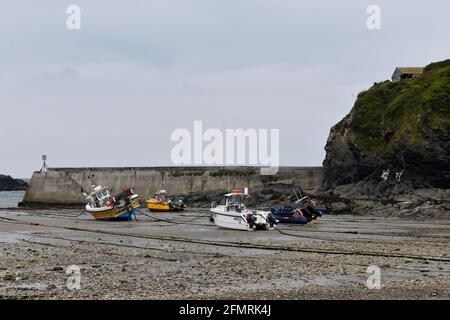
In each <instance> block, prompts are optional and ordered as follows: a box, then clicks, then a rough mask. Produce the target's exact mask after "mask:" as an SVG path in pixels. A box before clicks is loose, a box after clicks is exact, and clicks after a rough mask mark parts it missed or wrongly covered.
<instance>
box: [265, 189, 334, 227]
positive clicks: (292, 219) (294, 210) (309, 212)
mask: <svg viewBox="0 0 450 320" xmlns="http://www.w3.org/2000/svg"><path fill="white" fill-rule="evenodd" d="M270 211H271V212H272V214H273V215H274V216H275V218H276V219H277V220H279V221H280V223H295V224H306V223H314V222H315V221H316V220H317V218H318V217H321V216H322V215H323V213H324V212H325V211H326V210H325V209H324V208H319V207H318V201H317V200H314V199H310V197H309V196H305V197H302V198H301V199H298V200H297V201H296V202H295V203H294V204H288V205H284V206H278V207H271V208H270Z"/></svg>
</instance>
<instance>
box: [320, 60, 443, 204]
mask: <svg viewBox="0 0 450 320" xmlns="http://www.w3.org/2000/svg"><path fill="white" fill-rule="evenodd" d="M449 136H450V60H446V61H442V62H438V63H432V64H430V65H428V66H427V67H426V68H425V71H424V74H423V76H421V77H419V78H415V79H412V80H407V81H401V82H398V83H393V82H390V81H385V82H382V83H375V84H374V86H373V87H371V88H370V89H369V90H367V91H364V92H362V93H360V94H359V95H358V98H357V100H356V102H355V105H354V106H353V108H352V110H351V111H350V113H349V114H348V115H347V116H346V117H345V118H344V119H343V120H342V121H340V122H339V123H338V124H336V125H335V126H334V127H333V128H332V129H331V132H330V135H329V138H328V141H327V144H326V147H325V150H326V158H325V160H324V163H323V165H324V168H325V182H324V187H325V189H328V190H335V191H336V192H335V193H336V194H346V195H347V196H353V197H358V196H362V197H364V196H365V197H366V198H372V199H395V200H401V198H402V196H404V195H405V194H413V193H414V192H416V191H417V190H419V189H420V190H422V192H423V190H424V189H426V190H439V191H433V193H435V194H442V192H444V193H443V194H444V197H445V196H446V195H447V192H446V191H448V188H450V142H449ZM442 190H444V191H442Z"/></svg>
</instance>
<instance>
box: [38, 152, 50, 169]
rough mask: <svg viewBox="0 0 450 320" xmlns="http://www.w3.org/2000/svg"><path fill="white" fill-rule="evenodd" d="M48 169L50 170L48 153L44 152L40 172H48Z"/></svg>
mask: <svg viewBox="0 0 450 320" xmlns="http://www.w3.org/2000/svg"><path fill="white" fill-rule="evenodd" d="M47 170H48V166H47V155H46V154H43V155H42V168H41V170H40V172H46V171H47Z"/></svg>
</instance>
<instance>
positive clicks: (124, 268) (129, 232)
mask: <svg viewBox="0 0 450 320" xmlns="http://www.w3.org/2000/svg"><path fill="white" fill-rule="evenodd" d="M142 212H143V213H145V214H146V215H142V214H139V215H138V216H137V218H138V221H131V222H99V221H94V220H93V219H92V218H91V217H89V216H87V215H86V214H81V215H80V213H81V212H80V210H67V209H64V210H57V211H54V210H39V211H27V210H19V209H12V210H2V211H0V257H1V259H0V298H2V299H221V298H229V299H279V298H282V299H343V298H344V299H347V298H348V299H368V298H369V299H373V298H375V299H449V298H450V289H449V288H450V250H449V248H450V247H449V240H450V223H449V222H448V221H439V220H433V221H415V220H406V219H389V218H379V217H370V216H365V217H358V216H349V215H342V216H332V215H328V216H325V217H323V218H322V219H320V220H319V221H318V222H317V223H315V224H308V225H304V226H301V225H281V224H280V225H278V228H277V230H271V231H254V232H248V231H234V230H226V229H219V228H217V227H216V226H215V225H214V224H213V223H211V222H209V219H208V213H207V211H205V210H201V209H197V210H196V209H191V210H190V211H189V212H185V213H181V214H180V213H178V214H167V213H164V214H154V213H151V214H150V213H149V212H147V211H143V210H142ZM71 265H75V266H77V267H78V268H79V270H80V274H79V275H80V286H79V289H76V288H75V289H73V288H72V289H69V288H68V286H67V283H68V278H69V277H71V276H72V275H71V274H67V273H66V270H67V268H68V267H69V266H71ZM371 265H373V266H377V267H379V268H380V272H381V274H380V281H381V282H380V284H381V289H369V288H368V287H367V279H368V277H369V276H370V275H371V274H370V273H367V268H368V267H369V266H371Z"/></svg>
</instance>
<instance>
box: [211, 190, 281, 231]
mask: <svg viewBox="0 0 450 320" xmlns="http://www.w3.org/2000/svg"><path fill="white" fill-rule="evenodd" d="M249 197H250V195H249V194H248V189H247V188H245V191H244V192H242V190H239V189H237V190H233V191H232V192H231V193H227V194H225V195H224V197H223V199H222V200H221V201H220V202H219V204H217V203H212V204H211V209H210V212H211V218H212V220H213V222H214V223H215V224H216V225H217V226H219V227H222V228H228V229H236V230H256V229H261V230H268V229H273V227H274V226H275V224H276V223H277V221H276V219H275V218H274V217H273V215H272V213H271V212H270V211H263V210H253V209H248V208H247V207H246V204H245V203H246V201H247V200H248V198H249Z"/></svg>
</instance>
